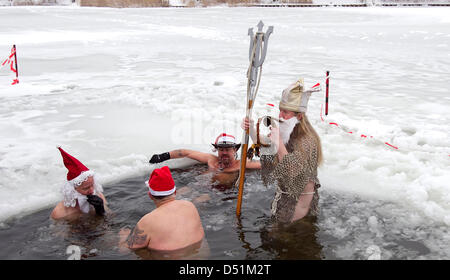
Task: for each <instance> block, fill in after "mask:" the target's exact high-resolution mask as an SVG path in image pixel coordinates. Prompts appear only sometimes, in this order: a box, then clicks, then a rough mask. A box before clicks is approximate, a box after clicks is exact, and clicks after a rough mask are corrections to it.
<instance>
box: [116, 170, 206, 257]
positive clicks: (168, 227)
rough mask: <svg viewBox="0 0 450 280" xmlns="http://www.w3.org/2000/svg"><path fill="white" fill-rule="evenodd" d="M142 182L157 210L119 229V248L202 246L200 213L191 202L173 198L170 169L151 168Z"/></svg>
mask: <svg viewBox="0 0 450 280" xmlns="http://www.w3.org/2000/svg"><path fill="white" fill-rule="evenodd" d="M145 183H146V185H147V186H148V195H149V197H150V199H151V200H152V201H153V202H154V203H155V205H156V209H154V210H153V211H151V212H150V213H148V214H146V215H145V216H143V217H142V218H141V219H140V220H139V221H138V222H137V224H136V226H135V227H134V229H133V230H130V229H125V228H124V229H122V230H121V231H120V233H119V237H120V241H119V247H120V248H122V249H123V248H129V249H140V248H147V249H149V250H151V251H156V252H158V251H159V252H161V251H164V252H173V251H178V252H179V251H180V250H184V249H189V248H190V249H194V250H191V251H196V249H199V248H200V247H202V246H203V244H204V243H205V242H203V241H205V240H203V239H204V237H205V232H204V230H203V226H202V222H201V220H200V215H199V213H198V211H197V208H196V207H195V205H194V204H193V203H192V202H190V201H186V200H177V199H176V187H175V182H174V180H173V178H172V174H171V173H170V170H169V168H168V167H167V166H163V167H162V168H159V169H154V170H153V172H152V174H151V175H150V179H149V180H148V182H145ZM194 247H195V248H194ZM179 256H180V255H179Z"/></svg>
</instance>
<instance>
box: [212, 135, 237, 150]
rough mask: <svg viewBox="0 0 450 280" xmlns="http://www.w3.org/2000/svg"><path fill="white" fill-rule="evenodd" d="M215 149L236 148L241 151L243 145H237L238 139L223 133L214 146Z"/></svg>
mask: <svg viewBox="0 0 450 280" xmlns="http://www.w3.org/2000/svg"><path fill="white" fill-rule="evenodd" d="M212 145H213V146H214V148H216V149H217V148H230V147H233V148H236V149H239V147H241V144H236V138H235V137H234V136H233V135H231V134H226V133H222V134H220V135H219V136H217V138H216V142H215V143H214V144H212Z"/></svg>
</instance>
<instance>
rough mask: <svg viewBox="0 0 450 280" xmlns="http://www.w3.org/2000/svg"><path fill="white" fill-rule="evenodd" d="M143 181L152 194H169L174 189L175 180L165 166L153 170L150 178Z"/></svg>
mask: <svg viewBox="0 0 450 280" xmlns="http://www.w3.org/2000/svg"><path fill="white" fill-rule="evenodd" d="M145 183H146V184H147V186H148V188H149V190H150V194H151V195H153V196H166V195H171V194H173V193H174V192H175V190H176V187H175V182H174V181H173V178H172V174H171V173H170V169H169V167H167V166H163V167H161V168H158V169H155V170H153V172H152V174H151V175H150V179H149V180H148V182H145Z"/></svg>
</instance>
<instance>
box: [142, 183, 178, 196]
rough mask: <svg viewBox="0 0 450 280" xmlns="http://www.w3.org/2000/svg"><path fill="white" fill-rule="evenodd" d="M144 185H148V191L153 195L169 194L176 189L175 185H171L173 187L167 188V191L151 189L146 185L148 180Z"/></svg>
mask: <svg viewBox="0 0 450 280" xmlns="http://www.w3.org/2000/svg"><path fill="white" fill-rule="evenodd" d="M145 185H146V186H147V187H148V189H149V190H150V193H151V194H152V195H153V196H166V195H171V194H173V193H174V192H175V191H176V189H177V187H175V186H173V188H172V189H171V190H168V191H155V190H153V189H152V188H151V187H150V186H149V185H148V182H147V181H146V182H145Z"/></svg>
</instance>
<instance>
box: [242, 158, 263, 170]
mask: <svg viewBox="0 0 450 280" xmlns="http://www.w3.org/2000/svg"><path fill="white" fill-rule="evenodd" d="M245 168H248V169H261V162H260V161H259V160H247V164H246V165H245Z"/></svg>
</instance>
